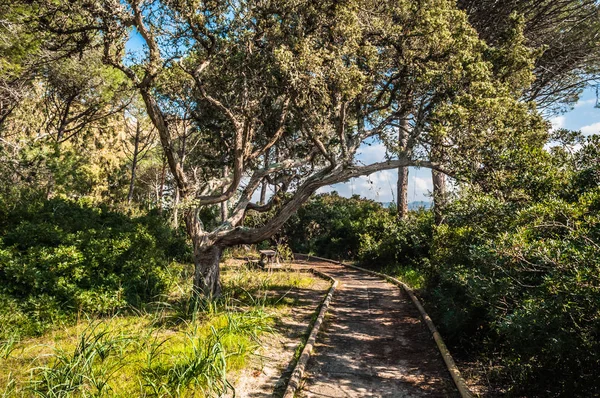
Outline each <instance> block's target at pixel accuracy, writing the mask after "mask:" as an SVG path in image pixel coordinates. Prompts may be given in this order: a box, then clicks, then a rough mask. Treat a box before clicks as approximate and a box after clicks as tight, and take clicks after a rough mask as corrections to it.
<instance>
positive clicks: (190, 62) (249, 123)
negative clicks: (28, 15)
mask: <svg viewBox="0 0 600 398" xmlns="http://www.w3.org/2000/svg"><path fill="white" fill-rule="evenodd" d="M41 3H42V5H43V8H44V9H45V10H47V12H48V14H51V15H52V16H53V18H52V19H50V18H44V17H42V20H41V22H42V24H41V28H42V29H45V30H50V31H52V32H54V33H58V34H64V35H67V36H69V35H73V34H80V32H82V31H85V32H91V31H93V32H95V34H96V36H95V37H96V38H95V42H100V43H102V47H103V52H104V56H103V61H104V62H105V63H106V64H108V65H111V66H113V67H114V68H116V69H118V70H120V71H121V72H122V73H123V74H124V75H125V76H127V78H128V79H129V80H130V81H131V83H132V85H133V86H134V87H135V90H136V91H137V92H138V93H139V95H141V97H142V98H143V101H144V104H145V107H146V112H147V114H148V115H149V117H150V118H151V120H152V123H153V125H154V127H155V128H156V131H157V133H158V135H159V136H160V141H161V145H162V148H163V151H164V154H165V157H166V159H167V163H168V167H169V170H170V172H171V174H172V177H173V181H174V182H175V184H176V189H177V190H178V191H179V197H180V201H181V207H182V209H183V213H184V214H183V217H184V219H185V224H186V229H187V232H188V235H189V237H190V239H191V241H192V245H193V253H194V262H195V265H196V271H195V277H194V287H195V289H196V291H197V292H202V293H203V294H204V295H206V296H208V297H214V296H217V295H219V292H220V284H219V260H220V257H221V253H222V250H223V248H225V247H228V246H232V245H237V244H249V243H255V242H260V241H262V240H264V239H266V238H268V237H270V236H271V235H272V234H273V233H274V232H276V231H277V230H278V229H279V228H280V227H281V226H282V225H283V224H284V222H285V221H286V220H287V219H288V218H289V217H290V216H291V215H292V214H293V213H294V212H295V211H296V210H297V209H298V208H299V207H300V205H301V204H302V203H303V202H305V201H306V200H307V199H308V198H309V197H310V195H311V194H312V193H314V192H315V191H316V190H317V189H318V188H320V187H322V186H326V185H330V184H334V183H338V182H342V181H346V180H348V179H350V178H354V177H358V176H362V175H368V174H371V173H373V172H376V171H380V170H386V169H393V168H398V167H405V166H419V167H428V168H432V169H435V170H439V171H442V172H444V173H446V174H451V175H452V174H453V171H452V170H453V167H454V166H455V165H458V166H461V167H462V166H463V163H464V164H469V167H471V168H473V167H482V166H483V165H482V164H481V161H482V159H484V157H481V156H477V157H476V158H475V159H471V160H469V159H468V158H465V157H460V159H462V160H460V161H459V160H457V159H458V157H449V156H439V157H438V158H437V161H432V160H431V159H432V157H431V153H432V152H431V148H432V147H433V145H434V144H435V143H436V142H440V143H443V145H445V146H446V147H447V148H448V151H453V152H452V153H456V154H460V153H461V151H462V150H463V149H464V153H466V154H467V155H468V156H471V155H473V154H477V153H479V152H478V150H479V149H482V148H483V149H485V148H488V149H489V148H490V147H489V145H487V143H488V142H489V140H490V139H494V140H501V139H502V134H503V133H504V131H505V128H509V129H514V132H515V134H524V135H527V134H529V132H531V131H539V129H540V127H545V125H544V124H543V123H541V119H539V117H538V116H536V114H535V112H534V110H533V109H532V108H528V107H527V106H523V105H522V104H520V103H519V102H518V100H517V98H518V97H519V95H520V90H521V89H522V88H523V87H526V86H527V85H528V84H529V83H530V81H531V71H530V69H531V66H532V54H531V53H530V52H529V51H528V49H527V48H525V47H524V45H523V44H522V43H521V42H520V41H519V40H518V37H517V39H516V40H514V41H513V42H512V45H513V47H512V51H503V49H494V48H491V47H489V46H487V45H486V44H485V43H484V42H482V41H481V40H479V39H478V37H477V34H476V32H475V31H474V30H473V29H472V28H471V27H470V25H469V24H468V22H467V18H466V15H465V13H464V12H462V11H460V10H458V9H456V8H455V7H454V6H453V5H452V2H449V1H446V0H426V1H421V2H413V1H408V0H395V1H392V0H390V1H387V0H384V1H372V0H349V1H344V2H339V1H333V0H331V1H300V2H298V1H287V0H277V1H268V0H265V1H252V2H245V1H238V2H231V3H230V2H223V1H199V0H198V1H194V0H189V1H188V0H164V1H159V0H154V1H152V0H150V1H141V0H127V1H117V0H94V1H79V2H75V3H73V2H69V4H68V7H64V5H63V4H60V2H59V4H58V5H57V4H56V3H57V2H52V3H48V4H46V3H45V2H41ZM73 10H77V11H78V13H77V15H75V14H74V13H73ZM132 29H134V30H135V31H136V32H137V33H139V36H140V37H141V38H142V40H143V43H144V47H143V54H138V56H137V57H132V56H131V54H128V53H127V51H126V45H125V43H126V41H127V40H128V38H129V35H130V32H131V30H132ZM493 57H496V58H498V57H500V58H501V59H502V60H504V61H506V62H511V61H512V64H513V65H514V64H517V63H519V62H520V64H519V67H518V68H513V69H511V70H510V71H509V72H510V73H511V76H513V79H507V78H506V76H504V75H502V76H500V73H499V72H498V70H497V68H495V67H494V64H493V62H492V61H494V59H493ZM183 103H185V104H186V106H182V105H181V104H183ZM188 106H189V108H190V109H191V115H192V116H191V120H192V121H193V122H192V126H191V127H190V130H189V132H188V134H193V136H194V141H195V142H196V143H197V144H196V146H195V147H194V148H187V149H186V151H185V153H186V157H185V160H184V161H182V159H180V156H181V155H180V152H179V151H178V150H177V145H176V142H175V141H176V140H175V132H174V130H175V129H174V126H175V124H176V122H175V120H177V119H180V118H181V117H182V116H181V115H182V114H183V113H184V112H183V110H184V108H185V109H187V108H188ZM486 109H489V110H490V111H485V112H484V114H483V115H482V114H481V112H482V110H486ZM399 120H405V121H404V122H403V123H404V124H405V125H408V126H409V127H410V128H409V129H407V136H406V137H405V141H404V144H403V145H402V146H399V145H398V141H397V128H398V121H399ZM519 126H523V127H519ZM373 141H380V142H383V143H385V145H386V147H387V150H388V155H389V156H388V159H387V160H386V161H383V162H377V163H373V164H359V162H357V161H356V155H357V153H359V151H360V147H361V145H364V144H365V143H370V142H373ZM448 151H447V152H448ZM461 167H458V168H457V169H456V170H459V169H460V170H462V169H465V167H462V168H461ZM265 183H266V184H269V185H270V186H271V187H272V190H273V191H274V194H273V195H272V196H271V198H270V199H269V200H268V201H266V203H264V204H258V203H253V202H252V197H253V195H254V193H255V192H256V191H257V190H259V189H260V188H261V187H262V186H263V184H265ZM226 201H234V205H233V206H232V209H231V212H229V214H227V218H226V219H225V220H223V222H222V223H221V224H220V225H219V226H218V227H217V228H214V229H208V228H205V226H204V225H203V224H202V223H201V222H200V219H199V217H198V212H199V211H200V210H201V209H202V208H203V207H205V206H213V205H217V204H220V203H223V202H226ZM273 209H276V210H275V211H273V212H272V214H273V216H272V217H271V218H270V219H269V220H268V221H267V222H266V223H265V224H264V225H262V226H260V227H257V228H245V227H243V225H242V223H243V220H244V216H245V214H246V212H248V211H250V210H254V211H258V212H264V211H267V210H273Z"/></svg>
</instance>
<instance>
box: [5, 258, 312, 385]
mask: <svg viewBox="0 0 600 398" xmlns="http://www.w3.org/2000/svg"><path fill="white" fill-rule="evenodd" d="M224 268H225V269H224V274H223V282H224V297H223V298H222V299H220V300H219V301H217V302H214V303H202V304H201V308H199V310H198V311H193V309H192V308H191V306H190V300H189V296H188V295H187V294H186V292H188V291H189V287H190V286H189V282H188V278H187V276H186V273H185V272H184V273H183V275H184V276H185V278H184V279H182V282H181V283H180V284H178V285H175V286H174V287H173V289H172V291H171V293H170V294H169V295H168V296H166V297H163V298H161V299H160V300H158V301H157V302H156V303H154V304H153V305H150V306H148V308H146V309H144V310H132V311H129V312H128V313H122V314H118V315H115V316H113V317H110V318H97V317H92V316H90V317H88V318H85V317H83V318H82V319H80V320H79V321H78V322H77V323H76V324H73V325H64V326H62V327H55V328H53V329H51V330H50V331H48V332H46V333H45V334H44V335H42V336H41V337H38V338H30V339H26V340H22V341H19V340H18V339H16V338H12V339H7V340H5V341H3V342H0V396H1V397H25V396H26V397H29V396H38V397H102V396H111V397H113V396H114V397H131V396H144V397H210V396H220V395H222V394H224V393H226V392H231V391H232V388H233V387H232V385H231V383H230V382H229V380H230V379H231V377H232V375H235V374H236V372H240V371H241V370H243V369H244V368H245V367H247V366H249V362H250V359H251V358H253V355H254V353H255V352H256V351H257V349H258V347H260V345H261V340H262V338H263V337H264V336H265V335H267V334H271V333H273V332H274V325H275V322H276V320H277V318H278V317H279V316H280V315H281V314H283V313H289V311H291V305H293V304H294V302H295V299H291V298H289V297H288V292H289V291H291V290H292V289H295V288H309V287H310V286H312V284H313V283H314V279H313V277H312V276H311V275H309V274H305V273H298V272H290V273H283V272H275V273H271V274H268V273H266V272H262V271H258V270H248V269H245V268H244V267H240V266H239V265H237V266H232V265H229V266H226V267H224Z"/></svg>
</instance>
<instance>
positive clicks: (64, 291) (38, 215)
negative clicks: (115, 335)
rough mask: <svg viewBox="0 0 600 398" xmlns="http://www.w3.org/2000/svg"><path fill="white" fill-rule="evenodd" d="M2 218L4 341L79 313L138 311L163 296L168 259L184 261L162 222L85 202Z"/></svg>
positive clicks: (28, 208) (25, 209)
mask: <svg viewBox="0 0 600 398" xmlns="http://www.w3.org/2000/svg"><path fill="white" fill-rule="evenodd" d="M2 220H3V221H2V222H1V223H0V285H1V286H2V287H1V288H0V300H2V301H3V302H4V303H5V304H6V305H4V306H2V307H3V310H2V311H1V312H2V315H0V316H6V317H8V318H9V321H8V323H3V324H2V332H1V333H0V335H1V336H6V335H8V334H9V333H10V332H11V331H13V332H14V331H15V330H20V331H21V333H23V334H25V335H28V334H36V333H39V332H41V331H43V329H44V326H45V325H49V324H52V323H54V322H56V321H57V320H59V319H63V318H65V317H68V316H70V315H71V314H74V313H77V312H81V311H83V312H90V313H96V314H108V313H113V312H115V311H117V310H118V309H121V308H125V307H127V306H140V305H142V304H143V303H146V302H148V301H150V300H152V299H153V298H154V297H156V296H157V295H159V294H161V293H163V292H164V291H165V288H166V287H167V285H168V283H169V274H168V273H167V272H166V267H167V265H168V263H169V261H172V260H174V259H187V256H188V255H189V253H188V251H187V250H188V249H187V247H186V245H185V241H184V240H183V239H182V238H180V237H178V236H176V235H175V234H173V232H172V231H171V230H170V228H168V227H167V226H166V224H165V222H164V221H163V220H161V219H159V218H157V217H152V216H146V217H141V218H138V219H131V218H128V217H126V216H123V215H121V214H118V213H114V212H111V211H108V210H106V209H102V208H95V207H91V206H90V205H88V204H86V203H85V202H83V201H80V202H78V203H76V202H71V201H66V200H60V199H54V200H50V201H37V202H32V203H30V204H27V205H24V206H22V207H20V208H17V209H14V210H10V211H8V212H7V213H6V214H5V215H4V217H2ZM11 310H12V311H14V315H17V316H13V315H10V314H11ZM4 311H7V312H4Z"/></svg>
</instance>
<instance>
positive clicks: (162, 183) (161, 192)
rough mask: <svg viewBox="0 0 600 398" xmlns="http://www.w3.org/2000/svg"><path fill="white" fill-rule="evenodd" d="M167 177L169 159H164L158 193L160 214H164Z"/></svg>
mask: <svg viewBox="0 0 600 398" xmlns="http://www.w3.org/2000/svg"><path fill="white" fill-rule="evenodd" d="M166 175H167V159H166V158H165V157H163V163H162V170H161V172H160V189H159V191H158V213H159V214H162V209H163V196H164V193H165V178H166Z"/></svg>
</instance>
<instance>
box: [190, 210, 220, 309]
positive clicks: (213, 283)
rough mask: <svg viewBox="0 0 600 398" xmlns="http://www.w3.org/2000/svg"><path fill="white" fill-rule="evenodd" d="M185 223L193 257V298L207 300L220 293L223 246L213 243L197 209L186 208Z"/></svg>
mask: <svg viewBox="0 0 600 398" xmlns="http://www.w3.org/2000/svg"><path fill="white" fill-rule="evenodd" d="M185 225H186V229H187V233H188V236H189V237H190V238H191V240H192V249H193V258H194V287H193V294H194V296H195V298H198V297H200V296H203V297H205V298H207V299H209V300H212V299H214V298H217V297H219V296H220V295H221V282H220V268H219V263H220V261H221V254H222V253H223V248H222V247H221V246H218V245H215V244H213V242H211V241H210V240H209V239H208V237H207V235H206V233H205V232H204V231H202V225H201V223H200V221H199V220H198V215H197V211H196V210H195V209H188V210H187V211H186V214H185Z"/></svg>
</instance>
